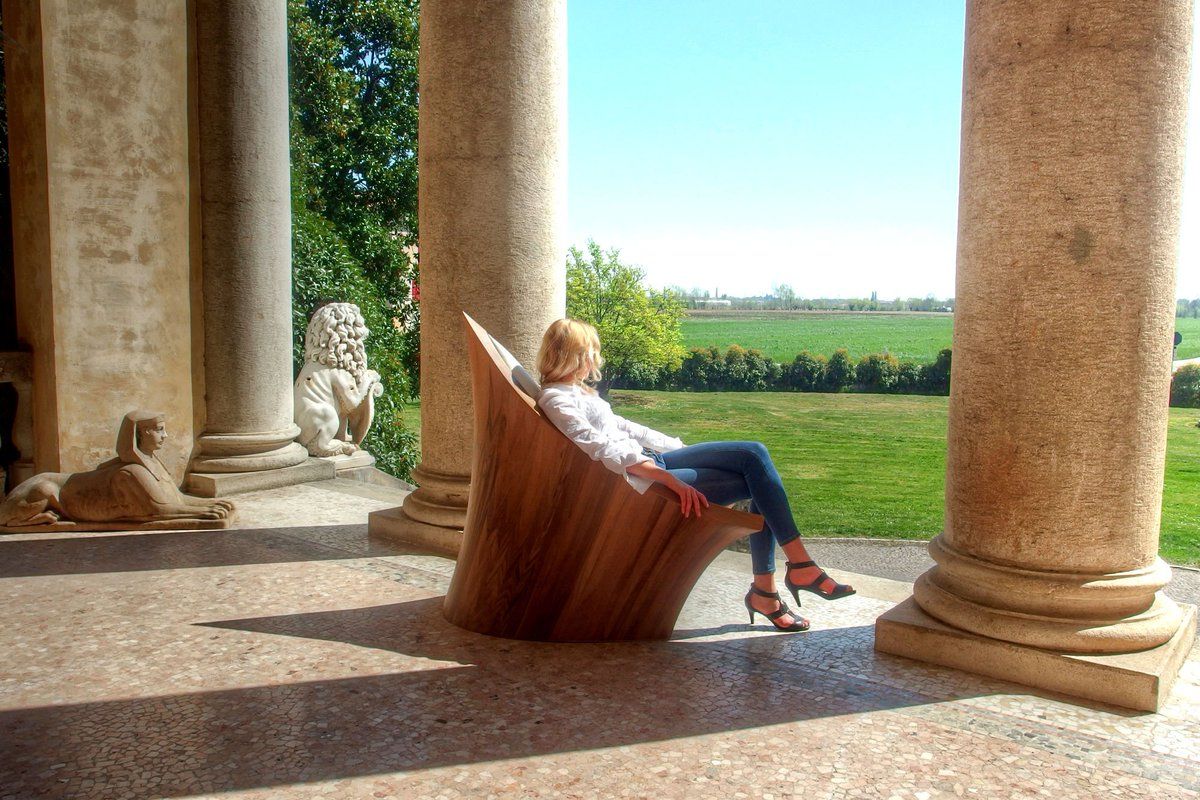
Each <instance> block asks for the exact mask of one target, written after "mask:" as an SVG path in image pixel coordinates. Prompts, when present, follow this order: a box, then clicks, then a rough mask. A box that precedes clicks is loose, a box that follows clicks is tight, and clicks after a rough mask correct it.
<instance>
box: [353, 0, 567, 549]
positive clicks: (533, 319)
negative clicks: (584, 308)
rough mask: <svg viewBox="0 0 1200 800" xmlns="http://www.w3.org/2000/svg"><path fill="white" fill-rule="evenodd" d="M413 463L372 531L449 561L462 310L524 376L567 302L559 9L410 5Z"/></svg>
mask: <svg viewBox="0 0 1200 800" xmlns="http://www.w3.org/2000/svg"><path fill="white" fill-rule="evenodd" d="M420 58H421V61H420V74H421V119H420V130H419V136H420V164H419V168H420V175H421V180H420V198H419V199H420V229H421V236H420V248H421V250H420V253H421V464H420V466H419V467H418V468H417V469H416V470H415V471H414V473H413V480H414V482H415V483H417V484H418V487H419V488H418V489H417V491H416V492H414V493H413V494H411V495H409V497H408V498H407V499H406V500H405V503H404V506H403V508H402V509H393V510H391V511H386V512H379V513H376V514H374V515H372V517H371V531H372V532H373V533H379V534H385V535H389V536H394V537H397V538H401V539H405V540H408V541H412V542H418V543H421V544H424V545H426V546H431V547H433V548H435V549H438V550H441V551H442V552H448V553H456V552H457V549H458V543H459V541H460V540H461V529H462V526H463V523H464V522H465V520H466V506H467V495H468V491H469V488H470V471H471V441H472V433H471V430H472V421H471V391H470V370H469V369H468V365H467V353H466V340H465V338H464V333H463V331H464V329H463V318H462V312H464V311H465V312H467V313H468V314H470V315H471V316H472V317H474V318H475V320H476V321H478V322H479V323H480V324H481V325H483V326H484V327H485V328H487V330H488V331H489V332H490V333H491V334H492V335H493V336H495V337H496V338H497V339H499V340H500V341H501V343H503V344H504V345H505V346H506V347H508V349H509V350H511V351H512V353H513V354H514V355H515V356H516V357H517V358H518V359H520V360H521V361H522V362H523V363H525V364H526V365H529V366H530V368H531V369H532V368H533V361H534V358H535V356H536V353H537V348H538V344H539V343H540V341H541V335H542V332H543V331H544V330H545V329H546V326H547V325H548V324H549V323H550V322H551V321H553V320H555V319H557V318H559V317H561V316H562V315H563V313H564V309H565V305H566V293H565V267H564V263H565V262H564V259H565V251H564V242H563V238H562V227H563V221H564V217H565V178H566V121H567V117H566V72H567V66H566V3H565V2H564V0H426V1H425V2H423V3H422V4H421V56H420Z"/></svg>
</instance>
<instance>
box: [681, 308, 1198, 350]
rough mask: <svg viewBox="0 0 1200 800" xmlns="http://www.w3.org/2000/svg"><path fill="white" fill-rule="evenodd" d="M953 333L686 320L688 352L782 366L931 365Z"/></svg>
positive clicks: (784, 321) (945, 324) (878, 325)
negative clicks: (886, 360)
mask: <svg viewBox="0 0 1200 800" xmlns="http://www.w3.org/2000/svg"><path fill="white" fill-rule="evenodd" d="M953 327H954V317H953V316H952V315H950V314H920V313H907V314H886V313H871V314H854V313H839V312H828V311H807V312H805V311H778V312H756V311H747V312H721V313H716V314H714V313H703V312H702V313H700V314H695V315H692V316H688V317H687V318H686V319H684V321H683V346H684V347H686V348H692V347H713V346H716V347H719V348H721V349H722V350H724V349H725V348H726V347H728V346H729V345H731V344H740V345H741V346H742V347H745V348H747V349H749V348H755V349H757V350H761V351H763V353H764V354H765V355H767V356H770V357H771V358H773V359H775V360H776V361H782V362H790V361H791V360H792V359H793V358H795V357H796V354H797V353H799V352H801V351H802V350H807V351H809V352H810V353H813V354H814V355H815V354H821V355H825V356H828V355H829V354H830V353H832V352H833V351H834V350H837V349H838V348H840V347H844V348H846V349H847V350H849V351H850V355H851V356H852V357H853V358H854V359H856V360H857V359H858V358H859V357H860V356H865V355H867V354H869V353H883V352H885V351H886V352H888V353H891V354H892V355H894V356H895V357H896V358H898V359H900V360H901V361H916V362H928V361H933V360H934V359H935V358H937V354H938V351H939V350H941V349H943V348H946V347H949V346H950V339H951V332H952V330H953ZM1185 336H1186V334H1185Z"/></svg>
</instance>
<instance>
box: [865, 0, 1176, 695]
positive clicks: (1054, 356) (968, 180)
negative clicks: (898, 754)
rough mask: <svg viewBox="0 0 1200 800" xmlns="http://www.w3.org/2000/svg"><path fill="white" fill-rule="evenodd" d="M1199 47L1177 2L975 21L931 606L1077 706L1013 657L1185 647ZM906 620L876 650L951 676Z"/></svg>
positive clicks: (1020, 10)
mask: <svg viewBox="0 0 1200 800" xmlns="http://www.w3.org/2000/svg"><path fill="white" fill-rule="evenodd" d="M1190 33H1191V17H1190V14H1189V13H1188V9H1187V4H1182V3H1180V4H1171V3H1158V2H1153V0H1132V1H1127V0H1103V1H1102V2H1091V3H1087V4H1082V5H1081V4H1079V3H1075V2H1069V1H1068V0H1048V1H1047V2H1039V3H1033V2H1019V3H982V2H976V3H972V4H970V6H969V10H968V17H967V44H966V57H965V62H964V63H965V74H964V90H963V134H962V158H961V164H962V166H961V170H962V177H961V195H960V206H959V250H958V275H957V289H956V296H957V307H956V311H955V325H954V370H953V379H952V385H951V393H950V422H949V443H948V446H949V453H948V460H947V479H946V528H945V531H944V532H943V533H942V535H941V536H939V537H938V538H937V539H935V540H934V542H933V543H932V544H931V546H930V552H931V554H932V555H933V557H934V559H935V560H936V562H937V566H936V567H934V568H933V569H932V570H930V571H929V572H928V573H926V574H925V575H923V576H922V577H921V578H920V579H919V580H918V581H917V583H916V585H915V587H914V599H915V601H916V604H917V605H918V606H919V607H920V609H921V611H923V612H924V613H925V614H926V615H928V616H929V617H930V618H932V619H934V620H937V621H938V622H940V623H944V624H945V625H947V626H949V629H951V630H957V631H959V632H960V634H959V635H961V637H962V641H963V642H967V641H975V640H976V639H978V638H979V637H986V638H987V639H990V640H996V641H998V642H1007V643H1010V644H1012V645H1015V647H999V646H998V645H997V646H996V647H995V648H993V649H992V650H991V651H989V652H990V655H989V656H988V659H987V670H988V674H993V675H998V676H1000V677H1012V678H1013V679H1015V680H1022V681H1028V682H1030V683H1034V684H1035V685H1039V686H1050V687H1051V688H1056V689H1058V690H1059V691H1072V689H1071V687H1070V686H1067V687H1064V686H1062V685H1061V678H1062V674H1060V670H1059V669H1058V668H1053V667H1047V668H1046V669H1044V670H1041V671H1038V670H1034V671H1030V670H1026V669H1023V668H1021V667H1020V663H1022V662H1021V659H1022V658H1025V656H1018V655H1017V654H1018V653H1030V652H1033V650H1034V649H1036V650H1037V651H1038V652H1042V653H1082V654H1091V655H1112V654H1124V653H1131V652H1135V651H1147V652H1151V653H1152V652H1155V651H1156V649H1157V648H1162V647H1164V646H1165V645H1167V644H1168V643H1169V642H1176V645H1174V646H1175V647H1183V648H1184V649H1186V646H1187V643H1186V642H1184V643H1180V642H1179V641H1178V639H1179V637H1180V636H1183V637H1184V638H1185V639H1186V638H1187V637H1188V636H1189V635H1190V634H1189V633H1188V631H1189V630H1190V625H1191V623H1188V622H1186V620H1188V619H1191V617H1190V612H1189V614H1185V613H1184V611H1183V610H1181V609H1180V608H1179V607H1178V606H1177V605H1176V604H1175V603H1174V602H1172V601H1171V600H1170V599H1168V598H1166V597H1164V596H1163V595H1162V594H1161V593H1160V591H1159V590H1160V589H1162V587H1163V586H1164V585H1165V584H1166V582H1167V581H1168V580H1169V578H1170V571H1169V569H1168V568H1167V567H1166V565H1165V564H1163V563H1162V562H1161V561H1160V560H1159V559H1158V557H1157V552H1158V532H1159V522H1160V519H1159V518H1160V510H1161V506H1162V486H1163V464H1164V455H1165V448H1166V432H1167V394H1168V387H1169V384H1170V376H1171V345H1172V333H1173V330H1174V310H1175V298H1174V288H1175V287H1174V275H1175V258H1176V255H1175V250H1176V242H1177V238H1178V227H1179V197H1180V188H1181V173H1182V164H1183V132H1184V124H1185V120H1186V84H1187V69H1188V49H1189V42H1190ZM898 624H899V623H897V622H896V621H895V620H892V619H891V618H888V617H885V618H883V619H881V620H880V623H879V626H878V638H877V642H876V645H877V647H878V648H879V649H881V650H885V651H886V652H892V653H898V654H901V655H907V656H910V657H914V658H928V659H929V660H934V661H938V660H939V656H938V655H937V654H936V653H933V652H927V650H926V646H925V644H923V642H924V641H927V639H921V638H920V637H915V636H910V635H908V633H906V631H911V630H914V629H913V628H912V627H911V626H910V627H908V628H901V629H898V628H896V625H898ZM947 635H949V634H947ZM1021 648H1025V649H1024V650H1022V649H1021ZM1172 652H1174V651H1172ZM1146 658H1147V659H1149V660H1153V656H1149V655H1147V656H1146ZM941 663H945V662H944V661H942V662H941ZM980 663H983V662H980ZM1062 663H1065V662H1062ZM1160 666H1161V665H1160ZM1010 669H1011V672H1010V671H1009V670H1010ZM981 671H983V670H982V669H981ZM1111 680H1112V681H1114V682H1119V681H1121V680H1123V678H1120V677H1119V676H1115V677H1112V678H1111ZM1052 683H1053V686H1052V685H1051V684H1052ZM1077 688H1079V689H1080V692H1081V693H1082V691H1083V688H1082V687H1077Z"/></svg>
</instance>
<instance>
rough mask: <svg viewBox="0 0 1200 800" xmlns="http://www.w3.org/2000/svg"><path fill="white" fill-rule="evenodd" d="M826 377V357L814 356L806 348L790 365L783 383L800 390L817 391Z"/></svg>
mask: <svg viewBox="0 0 1200 800" xmlns="http://www.w3.org/2000/svg"><path fill="white" fill-rule="evenodd" d="M824 378H825V357H824V356H813V354H812V353H810V352H808V351H807V350H805V351H804V352H803V353H800V354H799V355H798V356H796V358H795V360H794V361H792V363H791V364H789V365H788V367H787V370H786V372H785V373H784V376H783V383H784V386H786V387H787V388H789V389H794V390H796V391H798V392H815V391H817V389H818V388H820V386H821V382H822V381H823V380H824Z"/></svg>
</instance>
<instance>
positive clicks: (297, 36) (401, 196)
mask: <svg viewBox="0 0 1200 800" xmlns="http://www.w3.org/2000/svg"><path fill="white" fill-rule="evenodd" d="M417 19H418V14H417V2H416V0H288V33H289V48H288V55H289V61H290V93H291V114H292V119H291V151H292V153H291V154H292V165H293V174H292V220H293V229H292V278H293V291H292V308H293V327H294V337H293V342H294V343H295V348H296V358H297V368H298V367H299V360H300V359H301V358H302V357H303V341H304V331H305V329H306V327H307V325H308V316H309V314H310V313H311V312H312V311H313V309H314V307H315V306H316V305H317V304H319V303H320V302H327V301H332V300H337V301H344V302H351V303H355V304H356V305H358V307H359V308H360V309H361V310H362V312H363V317H364V318H365V319H366V322H367V326H368V327H369V328H370V329H371V335H370V337H369V338H368V339H367V343H366V344H367V359H368V363H369V364H370V366H371V368H372V369H374V370H376V371H378V372H379V374H380V376H381V378H382V380H383V385H384V395H383V396H382V397H380V398H378V399H377V400H376V419H375V424H374V425H373V426H372V429H371V433H370V435H369V437H368V438H367V441H366V442H365V446H366V447H367V449H368V450H370V451H371V452H372V453H373V454H374V455H375V457H376V459H377V460H378V466H379V467H380V468H381V469H383V470H385V471H387V472H390V473H392V474H393V475H397V476H399V477H407V476H408V474H409V472H410V471H411V469H412V467H413V466H414V465H415V463H416V459H417V455H418V453H417V449H416V437H415V436H414V435H413V433H412V432H411V431H406V430H404V429H403V427H402V426H401V424H400V416H399V410H400V406H401V403H403V402H404V401H405V400H406V399H411V398H412V397H413V396H414V395H415V393H416V391H417V341H418V340H417V330H418V324H419V319H418V313H417V308H416V306H415V304H414V303H412V301H411V300H410V297H409V285H410V282H411V281H412V280H414V279H415V277H416V260H415V255H414V254H415V243H416V231H417V152H416V151H417V44H418V29H417Z"/></svg>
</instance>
